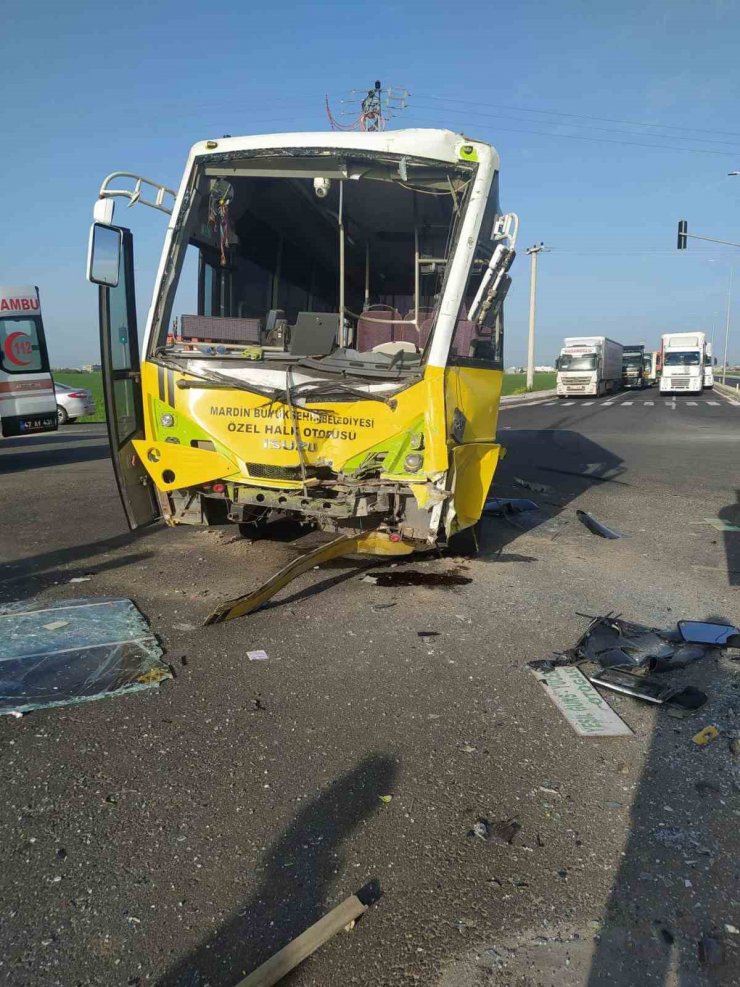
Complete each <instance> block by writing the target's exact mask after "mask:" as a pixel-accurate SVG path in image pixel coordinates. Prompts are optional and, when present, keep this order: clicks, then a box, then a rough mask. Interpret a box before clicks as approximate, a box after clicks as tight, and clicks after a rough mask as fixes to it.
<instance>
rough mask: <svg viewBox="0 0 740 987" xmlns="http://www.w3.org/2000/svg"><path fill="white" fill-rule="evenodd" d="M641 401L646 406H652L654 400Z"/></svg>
mask: <svg viewBox="0 0 740 987" xmlns="http://www.w3.org/2000/svg"><path fill="white" fill-rule="evenodd" d="M642 403H643V404H644V405H645V407H646V408H652V407H653V406H654V405H655V401H643V402H642Z"/></svg>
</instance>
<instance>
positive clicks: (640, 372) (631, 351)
mask: <svg viewBox="0 0 740 987" xmlns="http://www.w3.org/2000/svg"><path fill="white" fill-rule="evenodd" d="M622 386H623V387H630V388H632V387H636V388H638V389H639V390H642V388H643V387H645V344H644V343H640V345H639V346H625V347H624V348H623V349H622Z"/></svg>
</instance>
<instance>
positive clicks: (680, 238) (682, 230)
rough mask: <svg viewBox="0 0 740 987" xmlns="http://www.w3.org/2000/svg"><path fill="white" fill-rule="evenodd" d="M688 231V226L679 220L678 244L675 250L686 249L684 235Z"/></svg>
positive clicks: (684, 221) (683, 220)
mask: <svg viewBox="0 0 740 987" xmlns="http://www.w3.org/2000/svg"><path fill="white" fill-rule="evenodd" d="M688 231H689V224H688V223H687V222H686V220H685V219H679V221H678V242H677V243H676V249H677V250H685V249H686V234H687V233H688Z"/></svg>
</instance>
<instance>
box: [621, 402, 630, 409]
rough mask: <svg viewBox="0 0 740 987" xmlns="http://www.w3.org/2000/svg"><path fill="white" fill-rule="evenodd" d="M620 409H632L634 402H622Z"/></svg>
mask: <svg viewBox="0 0 740 987" xmlns="http://www.w3.org/2000/svg"><path fill="white" fill-rule="evenodd" d="M619 407H620V408H631V407H632V401H622V403H621V404H620V406H619Z"/></svg>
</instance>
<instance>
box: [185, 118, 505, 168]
mask: <svg viewBox="0 0 740 987" xmlns="http://www.w3.org/2000/svg"><path fill="white" fill-rule="evenodd" d="M468 147H469V148H470V150H469V151H468V150H466V149H467V148H468ZM287 148H320V149H337V150H348V151H376V152H381V153H386V154H398V155H409V156H412V157H420V158H431V159H433V160H436V161H449V162H450V163H457V162H476V161H479V160H482V159H483V158H488V161H487V162H486V163H489V164H491V165H493V167H494V169H496V170H498V167H499V156H498V154H497V152H496V150H495V148H494V147H493V146H492V145H491V144H488V143H486V142H485V141H480V140H475V139H473V138H470V137H466V136H465V135H464V134H456V133H453V132H452V131H451V130H432V129H428V128H410V129H406V130H381V131H371V132H366V131H359V132H356V131H353V132H350V133H346V132H344V131H336V130H328V131H317V132H313V133H286V134H254V135H250V136H244V137H220V138H214V139H213V140H203V141H199V142H198V143H197V144H194V145H193V147H192V148H191V151H190V153H191V155H193V156H200V155H204V154H214V153H215V154H228V153H234V152H238V151H258V150H259V151H263V150H272V149H275V150H281V149H287Z"/></svg>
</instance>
